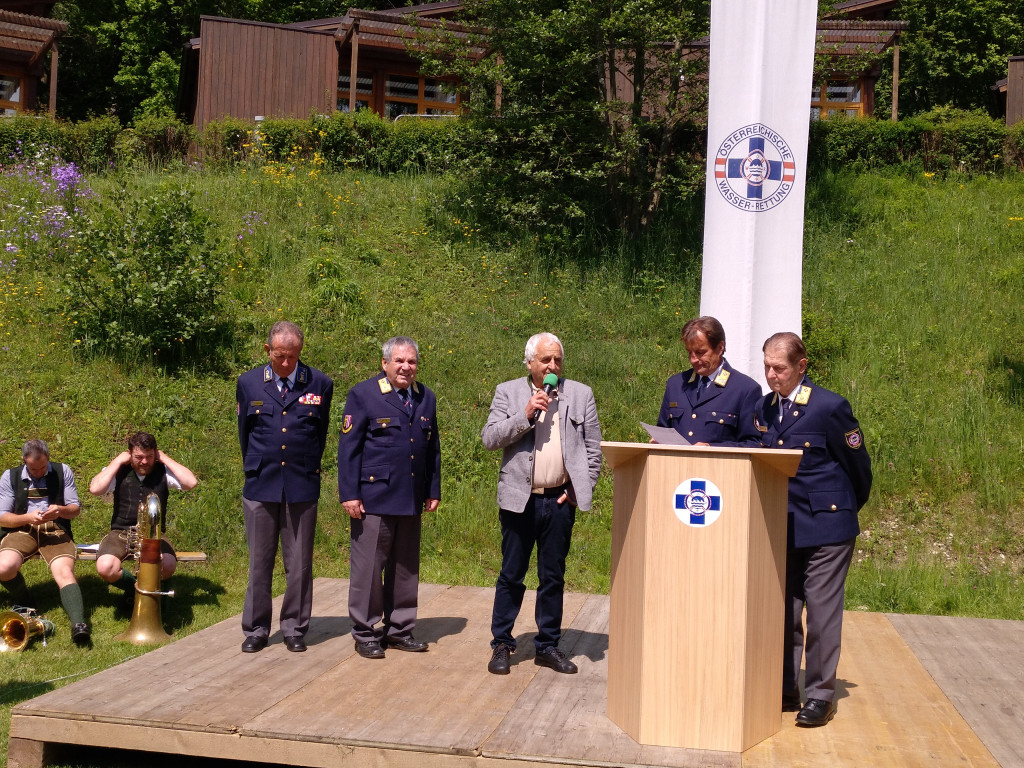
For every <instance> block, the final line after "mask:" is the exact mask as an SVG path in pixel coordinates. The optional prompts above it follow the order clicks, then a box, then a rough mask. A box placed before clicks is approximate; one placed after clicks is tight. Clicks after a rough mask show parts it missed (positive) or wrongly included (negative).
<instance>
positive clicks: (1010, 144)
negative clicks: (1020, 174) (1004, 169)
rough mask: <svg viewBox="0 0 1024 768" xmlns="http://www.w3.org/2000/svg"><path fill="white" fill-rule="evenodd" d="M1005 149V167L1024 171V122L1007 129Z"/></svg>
mask: <svg viewBox="0 0 1024 768" xmlns="http://www.w3.org/2000/svg"><path fill="white" fill-rule="evenodd" d="M1005 147H1006V149H1005V152H1006V163H1007V165H1009V166H1011V167H1013V168H1016V169H1017V170H1018V171H1024V120H1022V121H1020V122H1019V123H1016V124H1014V125H1013V126H1011V127H1010V128H1009V129H1007V131H1006V145H1005Z"/></svg>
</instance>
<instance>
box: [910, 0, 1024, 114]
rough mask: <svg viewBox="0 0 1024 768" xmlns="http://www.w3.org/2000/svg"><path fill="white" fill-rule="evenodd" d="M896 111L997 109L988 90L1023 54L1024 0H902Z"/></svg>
mask: <svg viewBox="0 0 1024 768" xmlns="http://www.w3.org/2000/svg"><path fill="white" fill-rule="evenodd" d="M893 15H894V16H895V17H896V18H900V19H904V20H906V21H908V22H909V23H910V26H909V28H908V29H907V31H906V32H905V33H904V35H903V38H902V41H901V51H900V111H901V112H902V113H904V114H917V113H919V112H924V111H927V110H929V109H932V108H933V107H937V106H947V105H948V106H954V107H959V108H961V109H973V108H977V107H983V108H986V109H989V110H991V109H992V108H993V106H994V104H995V102H994V96H993V93H992V90H991V86H992V85H993V84H994V83H995V82H996V81H997V80H999V79H1001V78H1004V77H1006V65H1007V59H1008V58H1009V57H1010V56H1013V55H1017V54H1020V53H1024V0H902V2H900V4H899V5H898V6H896V9H895V11H894V14H893Z"/></svg>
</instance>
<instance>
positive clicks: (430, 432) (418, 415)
mask: <svg viewBox="0 0 1024 768" xmlns="http://www.w3.org/2000/svg"><path fill="white" fill-rule="evenodd" d="M409 394H410V397H411V399H412V403H413V409H412V415H411V416H410V415H409V414H408V413H407V412H406V410H405V406H403V405H402V399H401V398H400V397H399V396H398V391H397V390H396V389H394V388H393V387H392V386H391V384H390V382H388V377H387V376H386V375H385V374H384V373H383V372H382V373H380V374H378V375H377V376H374V377H372V378H369V379H367V380H366V381H361V382H359V383H358V384H356V385H355V386H354V387H352V389H350V390H349V392H348V398H347V399H346V400H345V416H344V419H343V421H342V425H341V436H340V437H339V438H338V496H339V498H340V499H341V501H351V500H352V499H360V500H362V502H363V510H364V511H365V512H366V514H368V515H418V514H420V513H421V512H422V511H423V503H424V502H425V501H426V500H427V499H440V498H441V441H440V438H439V437H438V434H437V400H436V398H435V397H434V393H433V392H431V391H430V390H429V389H428V388H427V387H425V386H423V385H422V384H420V383H419V382H418V381H417V382H414V383H413V388H412V391H411V392H410V393H409Z"/></svg>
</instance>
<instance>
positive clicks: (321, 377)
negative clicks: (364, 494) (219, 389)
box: [235, 361, 334, 503]
mask: <svg viewBox="0 0 1024 768" xmlns="http://www.w3.org/2000/svg"><path fill="white" fill-rule="evenodd" d="M333 396H334V382H332V381H331V379H330V377H329V376H327V375H325V374H323V373H321V372H320V371H318V370H317V369H316V368H310V367H309V366H308V365H304V364H303V363H302V362H301V361H300V362H299V364H298V365H297V366H296V368H295V389H293V390H292V391H290V392H289V393H288V394H287V395H286V396H285V397H284V398H282V397H281V393H280V391H278V388H277V384H276V383H275V381H274V374H273V371H272V370H271V367H270V364H269V363H268V364H267V365H264V366H261V367H259V368H254V369H253V370H251V371H247V372H246V373H243V374H242V375H241V376H239V377H238V385H237V386H236V388H235V399H236V400H237V402H238V441H239V443H240V444H241V447H242V466H243V468H244V469H245V485H244V486H243V488H242V495H243V496H244V497H245V498H247V499H249V500H251V501H264V502H279V501H281V498H282V494H283V495H284V498H285V499H286V500H287V501H289V502H296V503H298V502H304V501H315V500H317V499H319V498H320V461H321V459H322V458H323V453H324V446H325V445H326V443H327V426H328V421H329V419H330V414H331V398H332V397H333Z"/></svg>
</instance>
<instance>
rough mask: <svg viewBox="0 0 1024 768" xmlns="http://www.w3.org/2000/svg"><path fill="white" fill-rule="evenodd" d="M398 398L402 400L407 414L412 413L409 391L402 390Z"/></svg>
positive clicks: (399, 391)
mask: <svg viewBox="0 0 1024 768" xmlns="http://www.w3.org/2000/svg"><path fill="white" fill-rule="evenodd" d="M398 396H399V397H400V398H402V405H403V406H404V407H405V412H406V413H412V400H410V399H409V390H408V389H400V390H398Z"/></svg>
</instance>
